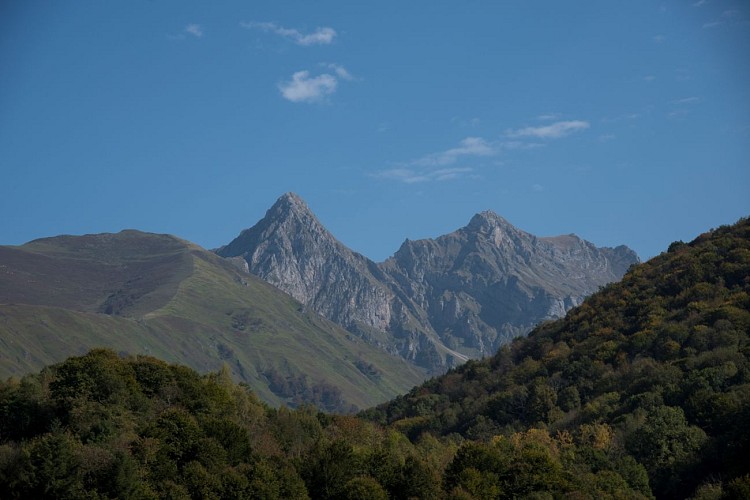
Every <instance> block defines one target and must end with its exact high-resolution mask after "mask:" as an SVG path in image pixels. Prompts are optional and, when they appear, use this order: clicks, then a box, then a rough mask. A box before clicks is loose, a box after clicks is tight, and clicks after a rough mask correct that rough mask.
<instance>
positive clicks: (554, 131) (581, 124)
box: [507, 120, 590, 139]
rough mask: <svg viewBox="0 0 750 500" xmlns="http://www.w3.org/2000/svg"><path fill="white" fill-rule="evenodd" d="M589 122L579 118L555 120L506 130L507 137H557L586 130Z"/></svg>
mask: <svg viewBox="0 0 750 500" xmlns="http://www.w3.org/2000/svg"><path fill="white" fill-rule="evenodd" d="M589 127H590V125H589V122H586V121H581V120H572V121H562V122H556V123H553V124H551V125H544V126H541V127H525V128H521V129H518V130H510V131H508V132H507V135H508V136H509V137H537V138H539V139H559V138H561V137H565V136H568V135H570V134H572V133H575V132H579V131H581V130H586V129H587V128H589Z"/></svg>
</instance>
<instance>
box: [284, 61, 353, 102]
mask: <svg viewBox="0 0 750 500" xmlns="http://www.w3.org/2000/svg"><path fill="white" fill-rule="evenodd" d="M321 66H323V67H326V68H328V69H331V70H333V73H334V74H333V75H332V74H330V73H322V74H320V75H315V76H313V75H311V74H310V72H309V71H307V70H303V71H297V72H296V73H294V74H293V75H292V79H291V80H288V81H285V82H281V83H279V85H278V87H279V91H280V92H281V95H282V97H284V99H286V100H288V101H292V102H308V103H311V102H320V101H324V100H325V99H326V98H327V97H328V96H330V95H331V94H333V93H334V92H336V89H338V85H339V79H341V80H348V81H351V80H354V79H355V78H354V76H352V74H351V73H349V71H347V70H346V68H344V67H343V66H340V65H338V64H330V63H329V64H322V65H321Z"/></svg>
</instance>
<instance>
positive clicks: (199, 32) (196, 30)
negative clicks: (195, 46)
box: [185, 24, 203, 38]
mask: <svg viewBox="0 0 750 500" xmlns="http://www.w3.org/2000/svg"><path fill="white" fill-rule="evenodd" d="M185 33H188V34H189V35H193V36H194V37H196V38H201V37H202V36H203V28H202V27H201V25H200V24H188V25H187V26H185Z"/></svg>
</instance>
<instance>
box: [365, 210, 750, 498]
mask: <svg viewBox="0 0 750 500" xmlns="http://www.w3.org/2000/svg"><path fill="white" fill-rule="evenodd" d="M365 415H366V416H367V417H368V418H370V419H372V420H375V421H378V422H380V423H382V424H387V425H390V426H393V427H395V428H398V429H400V430H402V431H404V432H406V433H407V434H408V435H409V436H410V437H412V438H413V439H416V438H418V437H419V436H420V435H422V434H423V433H432V434H435V435H442V436H451V435H453V436H455V435H456V434H459V435H461V436H463V437H465V438H468V439H474V440H480V441H484V440H490V439H492V437H493V436H496V435H498V434H505V435H507V434H509V433H512V432H517V431H523V430H528V429H531V428H537V429H545V432H548V433H549V434H550V435H555V434H556V435H557V436H558V437H562V438H564V439H562V438H561V442H560V443H559V444H560V445H563V441H565V439H568V438H571V439H573V438H575V439H582V440H583V441H588V442H590V443H592V444H593V445H594V447H595V448H597V449H598V452H597V455H595V460H596V461H597V462H598V463H600V464H601V465H602V466H604V467H607V466H608V465H609V466H612V465H613V464H614V463H615V462H616V461H617V460H621V459H622V457H623V456H626V455H630V457H632V459H634V460H635V461H637V462H638V463H641V464H643V465H644V466H645V468H646V470H647V471H648V476H649V477H648V480H649V482H650V485H651V488H652V490H653V492H654V494H655V495H656V497H657V498H688V497H691V498H747V492H748V491H750V490H748V489H744V490H743V489H742V488H748V487H750V475H749V474H750V466H749V465H748V461H747V459H746V458H747V456H748V453H750V434H748V431H747V429H748V428H750V219H743V220H741V221H739V222H738V223H737V224H735V225H734V226H724V227H721V228H718V229H716V230H713V231H711V232H709V233H706V234H703V235H701V236H700V237H698V238H697V239H696V240H695V241H693V242H691V243H690V244H685V243H682V242H675V243H673V244H672V245H671V246H670V247H669V251H668V252H665V253H663V254H661V255H660V256H658V257H655V258H653V259H651V260H650V261H648V262H646V263H644V264H640V265H638V266H635V267H634V268H632V269H631V270H630V271H629V272H628V273H627V274H626V275H625V276H624V278H623V279H622V280H621V281H620V282H618V283H613V284H611V285H608V286H607V287H605V288H604V289H602V290H601V291H599V292H597V293H595V294H594V295H592V296H590V297H589V298H588V299H586V300H585V301H584V302H583V303H582V304H581V305H579V306H577V307H575V308H574V309H572V310H571V311H570V312H568V314H567V315H566V316H565V318H564V319H560V320H557V321H554V322H548V323H544V324H542V325H540V326H538V327H537V328H536V329H535V330H534V331H533V332H531V334H530V335H529V336H528V337H527V338H519V339H516V340H515V341H514V342H513V343H512V344H511V345H509V346H504V347H503V348H502V349H500V350H499V351H498V353H497V354H496V355H494V356H493V357H491V358H486V359H484V360H481V361H471V362H469V363H466V364H465V365H463V366H461V367H459V368H457V369H455V370H451V371H450V372H448V373H447V374H446V375H444V376H442V377H438V378H435V379H432V380H430V381H428V382H426V383H425V384H423V385H422V386H420V387H416V388H414V389H413V390H412V391H411V392H410V393H409V394H407V395H405V396H403V397H398V398H396V399H395V400H394V401H391V402H389V403H387V404H384V405H382V406H380V407H379V408H376V409H373V410H370V411H368V412H365ZM565 436H567V437H565ZM597 443H598V444H597ZM618 457H619V458H618ZM592 458H594V456H592ZM465 466H466V467H468V466H470V462H467V463H466V464H465ZM482 467H486V465H485V466H481V467H479V470H480V471H482V470H483V469H482ZM618 467H626V466H625V464H621V465H620V466H618ZM484 471H485V472H488V473H489V472H491V470H490V469H487V468H485V469H484ZM619 472H620V473H621V475H623V477H626V478H627V477H628V474H630V473H626V472H624V469H623V470H619ZM631 472H632V471H631ZM487 479H488V480H489V479H490V478H487ZM475 481H477V482H479V481H480V479H478V478H477V479H475ZM721 481H724V486H727V485H730V486H731V484H734V486H733V488H736V491H744V492H745V493H744V494H739V493H738V494H737V495H738V496H731V495H727V496H721V490H722V486H721ZM700 491H702V492H703V496H702V495H698V494H697V493H699V492H700ZM711 492H713V496H708V494H709V493H711ZM693 495H695V496H693Z"/></svg>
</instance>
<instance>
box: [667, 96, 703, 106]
mask: <svg viewBox="0 0 750 500" xmlns="http://www.w3.org/2000/svg"><path fill="white" fill-rule="evenodd" d="M700 101H701V100H700V97H695V96H693V97H685V98H683V99H677V100H675V101H672V102H673V103H674V104H697V103H699V102H700Z"/></svg>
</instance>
